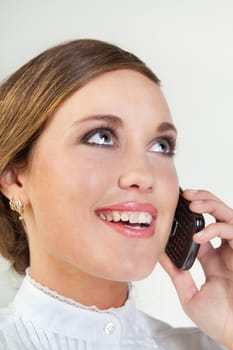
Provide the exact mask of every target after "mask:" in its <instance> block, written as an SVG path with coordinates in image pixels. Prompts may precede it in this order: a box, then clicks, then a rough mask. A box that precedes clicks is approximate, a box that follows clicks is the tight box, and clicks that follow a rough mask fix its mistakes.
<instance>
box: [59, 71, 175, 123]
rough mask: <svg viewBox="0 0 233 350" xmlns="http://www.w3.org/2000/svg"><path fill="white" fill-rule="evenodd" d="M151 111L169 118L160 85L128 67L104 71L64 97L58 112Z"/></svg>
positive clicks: (113, 112)
mask: <svg viewBox="0 0 233 350" xmlns="http://www.w3.org/2000/svg"><path fill="white" fill-rule="evenodd" d="M126 109H127V112H128V113H134V114H135V113H143V114H144V117H145V116H146V114H151V113H153V114H154V116H155V114H159V115H160V116H163V117H165V118H167V119H169V121H170V120H171V116H170V111H169V108H168V105H167V103H166V100H165V98H164V96H163V94H162V92H161V90H160V87H159V86H158V85H157V84H156V83H155V82H154V81H152V80H151V79H149V78H148V77H146V76H145V75H143V74H141V73H139V72H136V71H133V70H128V69H122V70H116V71H112V72H108V73H104V74H102V75H100V76H98V77H97V78H95V79H93V80H91V81H90V82H88V83H87V84H86V85H85V86H83V87H82V88H81V89H79V90H78V91H76V92H75V93H74V94H73V95H72V96H70V97H69V98H68V99H66V100H65V101H64V103H63V104H62V105H61V106H60V108H59V109H58V111H57V112H58V113H56V114H60V113H63V112H64V113H67V112H68V113H69V115H73V114H76V117H77V114H79V113H80V112H82V113H87V114H92V113H111V114H116V115H118V114H120V115H121V116H122V117H123V116H124V113H125V112H126Z"/></svg>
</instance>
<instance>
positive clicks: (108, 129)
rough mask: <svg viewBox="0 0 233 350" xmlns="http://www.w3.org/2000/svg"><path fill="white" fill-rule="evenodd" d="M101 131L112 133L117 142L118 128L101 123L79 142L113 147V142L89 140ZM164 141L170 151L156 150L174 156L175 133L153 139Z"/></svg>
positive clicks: (93, 145) (94, 145) (154, 141)
mask: <svg viewBox="0 0 233 350" xmlns="http://www.w3.org/2000/svg"><path fill="white" fill-rule="evenodd" d="M100 132H102V133H103V132H106V133H108V134H109V135H111V136H112V138H113V143H114V141H115V142H116V141H117V140H118V135H117V132H116V128H114V127H113V126H106V125H100V126H98V127H97V128H95V129H93V130H91V131H88V132H87V133H85V134H84V135H83V136H82V137H81V139H80V140H79V142H80V143H83V144H86V145H88V146H92V147H103V148H111V147H113V146H114V144H113V145H111V144H108V145H106V144H98V143H94V142H88V140H89V139H90V138H91V137H92V136H94V135H95V134H97V133H100ZM163 141H165V142H167V144H168V146H169V151H167V152H166V151H165V152H155V153H161V154H162V155H164V156H167V157H173V156H174V155H175V149H176V138H175V137H174V136H173V135H162V136H159V137H158V138H155V139H154V140H153V143H156V142H157V143H159V142H163ZM152 152H153V151H152Z"/></svg>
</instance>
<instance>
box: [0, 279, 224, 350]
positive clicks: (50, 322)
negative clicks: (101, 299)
mask: <svg viewBox="0 0 233 350" xmlns="http://www.w3.org/2000/svg"><path fill="white" fill-rule="evenodd" d="M94 349H95V350H109V349H112V350H144V349H145V350H149V349H150V350H153V349H158V350H223V349H225V348H224V347H223V346H221V345H219V344H217V343H215V342H214V341H212V340H211V339H210V338H208V337H207V336H206V335H205V334H203V333H202V332H201V331H200V330H199V329H196V328H172V327H170V326H169V325H167V324H166V323H163V322H161V321H159V320H156V319H153V318H152V317H150V316H148V315H146V314H144V313H143V312H141V311H139V310H137V308H136V306H135V303H134V301H133V300H132V297H131V296H129V299H128V300H127V302H126V304H125V305H124V306H122V307H120V308H110V309H107V310H98V309H97V308H96V307H85V306H82V305H80V304H78V303H76V302H75V301H73V300H71V299H66V298H63V297H62V296H60V295H58V294H57V293H54V292H52V291H50V290H48V289H46V288H43V287H42V286H41V285H39V284H38V283H37V282H35V281H33V280H32V279H31V278H30V277H29V276H28V275H27V276H26V277H25V278H24V280H23V283H22V285H21V287H20V289H19V291H18V293H17V295H16V297H15V299H14V301H13V302H12V303H11V304H10V306H9V307H8V308H7V309H2V310H1V312H0V350H94Z"/></svg>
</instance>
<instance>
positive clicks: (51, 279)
mask: <svg viewBox="0 0 233 350" xmlns="http://www.w3.org/2000/svg"><path fill="white" fill-rule="evenodd" d="M0 99H1V122H0V123H1V125H2V128H1V135H0V140H1V142H0V144H1V154H0V159H1V161H0V162H1V163H0V164H1V166H0V174H1V177H0V184H1V209H0V215H1V222H0V227H1V233H0V237H1V253H2V255H3V256H4V257H6V258H7V259H9V260H10V261H11V262H12V265H13V266H14V268H15V269H16V271H18V272H20V273H24V272H25V270H26V277H25V279H24V280H23V283H22V286H21V288H20V290H19V292H18V293H17V295H16V297H15V299H14V301H13V303H12V305H11V306H10V307H9V308H8V310H7V311H4V312H2V316H1V321H0V330H1V333H0V339H1V342H2V345H1V349H4V350H5V349H10V350H15V349H30V350H31V349H40V350H41V349H63V350H64V349H109V348H111V349H156V348H158V349H165V350H166V349H187V348H189V349H223V348H224V347H223V346H222V345H220V344H218V343H221V344H223V345H224V346H226V347H227V348H228V349H233V333H232V326H233V303H232V297H231V295H232V292H233V251H232V249H233V211H232V209H230V208H228V207H227V206H226V205H225V204H224V203H222V202H221V201H220V200H218V199H217V198H215V197H214V196H213V195H212V194H210V193H208V192H206V191H185V196H186V198H187V199H189V200H190V201H191V209H192V210H194V211H196V212H199V213H203V212H208V213H210V214H212V215H213V216H214V217H215V218H216V219H217V223H216V224H212V225H209V226H208V227H207V228H205V229H204V230H203V231H202V232H201V234H198V235H196V236H195V240H196V242H198V243H201V244H202V247H201V250H200V256H199V259H200V261H201V263H202V265H203V268H204V270H205V273H206V283H205V284H204V285H203V287H202V289H201V290H200V291H198V290H197V289H196V286H195V284H194V282H193V280H192V277H191V276H190V274H189V272H181V271H179V270H177V269H176V268H175V267H174V266H173V265H172V263H171V262H170V261H169V259H168V258H167V256H166V255H165V254H163V251H164V247H165V245H166V242H167V239H168V235H169V232H170V229H171V225H172V221H173V216H174V211H175V208H176V204H177V200H178V193H179V186H178V179H177V175H176V170H175V166H174V162H173V154H174V151H175V142H176V128H175V126H174V124H173V122H172V119H171V116H170V112H169V109H168V107H167V104H166V101H165V99H164V97H163V95H162V93H161V90H160V88H159V79H158V78H157V77H156V76H155V74H154V73H153V72H152V71H151V70H150V69H149V68H148V67H147V66H146V65H145V64H144V63H143V62H141V61H140V60H139V59H138V58H137V57H135V56H134V55H132V54H130V53H128V52H126V51H124V50H121V49H120V48H118V47H115V46H113V45H110V44H108V43H104V42H101V41H96V40H77V41H73V42H69V43H66V44H63V45H60V46H57V47H55V48H52V49H50V50H47V51H45V52H44V53H42V54H41V55H39V56H38V57H36V58H34V59H33V60H31V61H30V62H29V63H28V64H26V65H25V66H24V67H22V68H21V69H19V70H18V71H17V72H16V73H15V74H13V75H12V76H11V77H10V78H9V79H8V80H7V81H6V82H4V83H3V84H2V86H1V90H0ZM215 236H220V237H221V238H223V239H224V243H223V244H222V247H221V248H220V249H218V250H213V249H212V248H211V247H210V245H209V243H208V241H209V240H210V239H211V238H213V237H215ZM159 260H160V262H161V264H162V265H163V267H164V268H165V269H166V270H167V272H168V273H169V274H170V276H171V278H172V279H173V281H174V284H175V287H176V289H177V291H178V294H179V297H180V300H181V303H182V305H183V307H184V309H185V311H186V312H187V314H188V315H189V316H190V317H191V318H192V319H193V320H194V322H196V324H197V325H198V326H199V327H200V328H201V329H202V330H203V331H204V332H205V333H206V334H207V335H205V334H204V333H202V332H201V331H199V330H197V329H188V330H184V329H172V328H171V327H169V326H168V325H166V324H164V323H162V322H160V321H158V320H154V319H152V318H150V317H149V316H147V315H145V314H143V313H141V312H139V311H138V310H136V308H135V306H134V303H133V301H132V298H131V293H130V284H129V281H133V280H139V279H141V278H144V277H146V276H147V275H148V274H149V273H150V272H151V271H152V269H153V268H154V266H155V265H156V263H157V262H158V261H159ZM211 338H212V339H214V340H212V339H211Z"/></svg>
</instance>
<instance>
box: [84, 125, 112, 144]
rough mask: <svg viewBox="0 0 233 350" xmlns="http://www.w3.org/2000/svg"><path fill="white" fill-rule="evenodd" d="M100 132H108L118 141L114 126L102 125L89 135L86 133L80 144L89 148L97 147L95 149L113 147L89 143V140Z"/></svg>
mask: <svg viewBox="0 0 233 350" xmlns="http://www.w3.org/2000/svg"><path fill="white" fill-rule="evenodd" d="M98 132H99V133H100V132H106V133H109V134H110V135H111V136H112V137H113V138H114V139H115V140H117V132H116V129H115V128H114V127H113V126H106V125H100V126H98V127H97V128H95V129H93V130H91V131H88V132H87V133H85V135H84V136H82V138H81V140H80V142H81V143H84V144H86V145H89V146H95V147H106V148H107V147H111V145H104V144H98V143H94V142H88V140H89V139H90V138H91V137H92V136H94V135H95V134H97V133H98Z"/></svg>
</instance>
